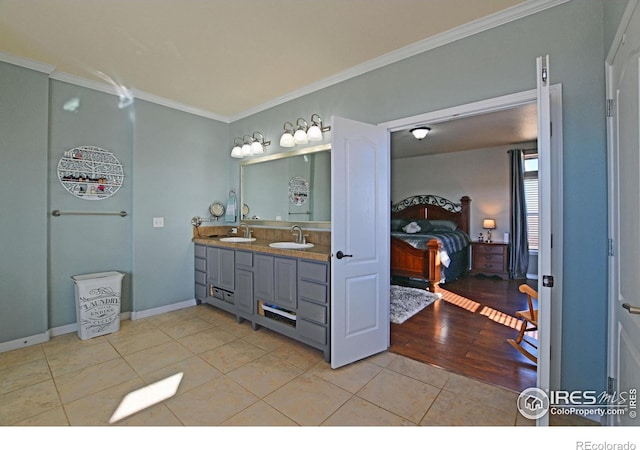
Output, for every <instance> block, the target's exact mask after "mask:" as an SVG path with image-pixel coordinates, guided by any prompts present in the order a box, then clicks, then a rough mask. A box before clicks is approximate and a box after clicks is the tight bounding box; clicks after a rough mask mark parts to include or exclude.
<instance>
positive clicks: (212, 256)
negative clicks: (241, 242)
mask: <svg viewBox="0 0 640 450" xmlns="http://www.w3.org/2000/svg"><path fill="white" fill-rule="evenodd" d="M207 271H208V274H209V283H210V284H213V285H214V286H215V287H217V288H220V289H223V290H225V291H229V292H233V290H234V287H235V250H231V249H228V248H220V247H207Z"/></svg>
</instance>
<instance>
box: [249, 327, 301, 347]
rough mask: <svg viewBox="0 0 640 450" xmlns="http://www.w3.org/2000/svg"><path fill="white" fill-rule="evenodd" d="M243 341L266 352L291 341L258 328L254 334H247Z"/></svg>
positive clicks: (273, 332)
mask: <svg viewBox="0 0 640 450" xmlns="http://www.w3.org/2000/svg"><path fill="white" fill-rule="evenodd" d="M242 339H243V340H245V341H247V342H249V343H251V344H253V345H255V346H257V347H260V348H261V349H263V350H266V351H268V352H271V351H274V350H276V349H278V348H280V347H282V346H283V345H286V344H290V343H291V342H292V341H293V340H292V339H291V338H288V337H286V336H283V335H281V334H278V333H276V332H275V331H271V330H267V329H266V328H260V329H259V330H257V331H256V332H254V333H251V334H248V335H247V336H245V337H243V338H242Z"/></svg>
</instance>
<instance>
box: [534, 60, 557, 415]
mask: <svg viewBox="0 0 640 450" xmlns="http://www.w3.org/2000/svg"><path fill="white" fill-rule="evenodd" d="M536 68H537V80H538V81H537V90H538V94H537V97H538V176H539V189H540V191H539V197H538V198H539V202H540V204H539V210H540V230H539V233H540V234H539V251H538V274H540V277H539V280H538V371H537V377H538V378H537V387H538V388H540V389H542V390H544V391H549V389H550V386H549V379H550V367H551V290H552V289H553V272H552V267H551V261H552V259H551V231H552V226H551V224H552V216H551V214H552V212H551V191H552V189H551V98H550V82H549V56H548V55H547V56H544V57H539V58H537V60H536ZM537 424H538V425H548V424H549V415H548V414H545V415H544V416H543V417H541V418H539V419H537Z"/></svg>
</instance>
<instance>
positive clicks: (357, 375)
mask: <svg viewBox="0 0 640 450" xmlns="http://www.w3.org/2000/svg"><path fill="white" fill-rule="evenodd" d="M177 373H182V374H183V375H182V381H181V383H180V385H179V387H178V389H177V392H176V393H175V395H173V396H171V397H169V398H166V399H165V400H163V401H160V402H159V403H156V404H154V405H153V406H150V407H148V408H145V409H143V410H141V411H139V412H136V413H134V414H132V415H130V416H128V417H124V418H122V419H121V420H119V421H117V422H115V423H114V424H115V425H118V426H124V425H138V426H170V425H178V426H179V425H183V426H196V425H204V426H213V425H222V426H232V425H265V426H281V425H294V426H295V425H303V426H316V425H327V426H337V425H371V426H399V425H409V426H411V425H436V426H447V425H481V426H487V425H532V422H531V421H529V420H526V419H525V418H523V417H522V416H521V415H520V414H519V413H518V412H517V409H516V398H517V393H514V392H511V391H508V390H504V389H501V388H498V387H495V386H491V385H487V384H484V383H481V382H478V381H475V380H472V379H468V378H465V377H462V376H459V375H456V374H453V373H449V372H447V371H445V370H442V369H438V368H435V367H432V366H429V365H425V364H422V363H419V362H416V361H413V360H411V359H408V358H405V357H402V356H399V355H395V354H392V353H389V352H384V353H381V354H379V355H375V356H373V357H370V358H368V359H366V360H362V361H359V362H357V363H354V364H351V365H349V366H346V367H343V368H341V369H337V370H332V369H331V368H330V367H329V365H328V364H327V363H326V362H325V361H324V359H323V357H322V353H321V352H319V351H317V350H315V349H312V348H311V347H308V346H305V345H302V344H299V343H297V342H295V341H293V340H291V339H289V338H286V337H284V336H281V335H279V334H276V333H274V332H271V331H269V330H267V329H264V328H261V329H259V330H257V331H254V330H253V329H252V328H251V325H250V324H249V323H247V322H245V323H243V324H238V323H237V322H236V321H235V318H234V317H233V316H231V315H229V314H227V313H225V312H222V311H220V310H217V309H215V308H213V307H210V306H208V305H199V306H194V307H191V308H187V309H183V310H179V311H175V312H171V313H166V314H162V315H158V316H154V317H150V318H146V319H142V320H136V321H130V320H127V321H123V322H122V323H121V326H120V331H118V332H117V333H113V334H110V335H105V336H100V337H96V338H93V339H89V340H84V341H83V340H80V339H79V338H78V336H77V334H76V333H72V334H66V335H63V336H57V337H54V338H52V339H51V340H50V341H49V342H47V343H44V344H41V345H35V346H31V347H27V348H24V349H19V350H14V351H10V352H5V353H0V425H5V426H6V425H16V426H20V425H26V426H38V425H47V426H58V425H93V426H99V425H108V424H109V423H110V418H111V417H112V415H113V414H114V411H115V410H116V408H117V407H118V405H119V404H120V402H121V401H122V399H123V398H124V397H125V395H127V394H128V393H130V392H134V391H136V390H138V389H140V388H142V387H144V386H146V385H149V384H152V383H154V382H156V381H159V380H163V379H165V378H167V377H170V376H171V375H175V374H177ZM158 395H159V394H158ZM479 411H480V412H481V413H479Z"/></svg>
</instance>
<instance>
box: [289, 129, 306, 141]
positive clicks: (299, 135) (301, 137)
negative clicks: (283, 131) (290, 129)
mask: <svg viewBox="0 0 640 450" xmlns="http://www.w3.org/2000/svg"><path fill="white" fill-rule="evenodd" d="M293 142H295V143H296V144H307V143H309V138H308V137H307V132H306V131H305V130H303V129H302V128H299V129H298V130H296V133H295V134H294V135H293Z"/></svg>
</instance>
